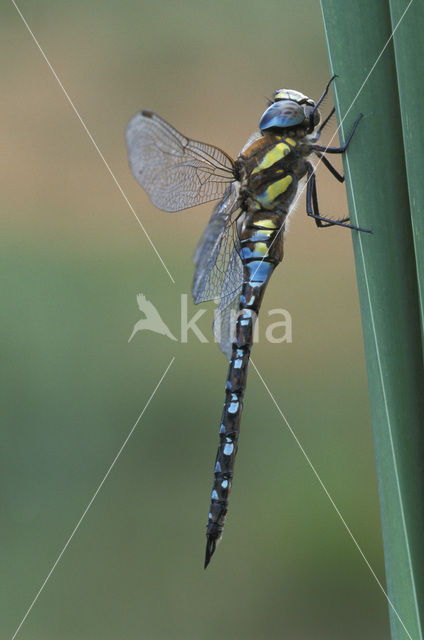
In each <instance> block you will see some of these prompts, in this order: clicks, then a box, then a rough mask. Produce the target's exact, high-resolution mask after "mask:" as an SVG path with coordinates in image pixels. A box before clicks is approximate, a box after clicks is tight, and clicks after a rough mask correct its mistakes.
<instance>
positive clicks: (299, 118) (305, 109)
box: [259, 89, 321, 133]
mask: <svg viewBox="0 0 424 640" xmlns="http://www.w3.org/2000/svg"><path fill="white" fill-rule="evenodd" d="M316 106H317V105H316V103H315V102H314V100H311V98H308V97H307V96H305V95H303V93H300V92H299V91H294V90H293V89H278V90H277V91H275V92H274V95H273V102H272V103H271V104H270V106H269V107H268V108H267V109H266V111H265V112H264V113H263V114H262V117H261V119H260V121H259V129H260V130H261V131H262V132H267V133H271V132H274V133H275V132H279V131H281V130H284V129H298V128H300V129H304V130H305V131H306V133H312V131H313V130H314V128H315V127H316V126H317V125H318V124H319V121H320V119H321V115H320V112H319V111H318V109H317V108H316Z"/></svg>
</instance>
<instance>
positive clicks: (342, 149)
mask: <svg viewBox="0 0 424 640" xmlns="http://www.w3.org/2000/svg"><path fill="white" fill-rule="evenodd" d="M361 118H363V114H362V113H360V114H359V116H358V117H357V118H356V120H355V122H354V123H353V127H352V129H351V130H350V133H349V135H348V137H347V138H346V142H345V143H344V145H342V146H341V147H324V146H323V145H321V144H312V145H311V149H312V150H313V151H322V152H323V153H344V152H345V151H346V149H347V148H348V146H349V143H350V141H351V140H352V137H353V134H354V133H355V131H356V127H357V126H358V124H359V121H360V120H361Z"/></svg>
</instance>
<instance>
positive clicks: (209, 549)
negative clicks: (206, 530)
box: [204, 535, 216, 569]
mask: <svg viewBox="0 0 424 640" xmlns="http://www.w3.org/2000/svg"><path fill="white" fill-rule="evenodd" d="M215 549H216V538H214V537H213V536H210V535H207V536H206V554H205V566H204V568H205V569H206V567H207V566H208V564H209V562H210V561H211V558H212V556H213V554H214V553H215Z"/></svg>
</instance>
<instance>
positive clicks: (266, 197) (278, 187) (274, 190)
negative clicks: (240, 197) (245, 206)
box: [255, 175, 293, 209]
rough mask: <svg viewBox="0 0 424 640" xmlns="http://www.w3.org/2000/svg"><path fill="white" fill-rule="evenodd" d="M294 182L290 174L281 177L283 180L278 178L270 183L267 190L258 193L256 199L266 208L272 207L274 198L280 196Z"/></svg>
mask: <svg viewBox="0 0 424 640" xmlns="http://www.w3.org/2000/svg"><path fill="white" fill-rule="evenodd" d="M292 182H293V178H292V176H290V175H288V176H285V178H281V180H276V181H275V182H273V183H272V184H270V185H269V187H268V188H267V189H265V191H262V193H260V194H259V195H257V196H256V197H255V200H256V201H257V202H259V204H260V205H261V206H262V207H264V208H265V209H270V208H272V205H273V202H274V200H275V199H276V198H278V196H281V194H282V193H284V192H285V191H286V190H287V189H288V187H289V186H290V185H291V183H292Z"/></svg>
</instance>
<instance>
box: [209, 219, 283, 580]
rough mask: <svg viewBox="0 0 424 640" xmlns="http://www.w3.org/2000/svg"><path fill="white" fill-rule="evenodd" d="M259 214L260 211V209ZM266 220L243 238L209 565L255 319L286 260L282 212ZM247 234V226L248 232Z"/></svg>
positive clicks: (224, 506) (223, 510) (221, 518)
mask: <svg viewBox="0 0 424 640" xmlns="http://www.w3.org/2000/svg"><path fill="white" fill-rule="evenodd" d="M256 216H257V213H255V217H256ZM260 222H262V223H265V224H261V225H257V224H256V225H255V223H254V219H253V220H252V221H251V223H250V225H249V226H250V228H251V233H247V234H246V237H244V238H242V239H241V242H240V244H241V247H240V257H241V258H242V261H243V272H244V280H243V287H242V291H241V294H240V305H239V312H238V314H237V319H236V323H235V332H234V340H233V344H232V353H231V360H230V366H229V369H228V375H227V382H226V386H225V403H224V408H223V411H222V418H221V424H220V428H219V438H220V441H219V446H218V452H217V455H216V461H215V469H214V483H213V487H212V494H211V505H210V509H209V519H208V524H207V528H206V537H207V544H206V557H205V568H206V567H207V566H208V564H209V561H210V559H211V557H212V555H213V553H214V551H215V548H216V544H217V542H218V540H220V538H221V537H222V530H223V528H224V523H225V517H226V514H227V511H228V498H229V494H230V491H231V484H232V479H233V474H234V463H235V456H236V453H237V448H238V437H239V432H240V421H241V414H242V410H243V396H244V392H245V389H246V381H247V371H248V365H249V359H250V351H251V349H252V344H253V332H254V327H255V321H256V318H257V316H258V313H259V309H260V306H261V302H262V298H263V295H264V292H265V288H266V285H267V283H268V281H269V279H270V277H271V274H272V272H273V271H274V269H275V267H276V265H277V264H278V262H279V261H280V260H281V258H282V241H281V239H280V238H282V233H281V231H282V222H281V216H280V221H279V224H275V223H272V224H270V220H269V219H263V218H262V219H260ZM283 222H284V218H283ZM245 232H246V226H245V227H244V233H243V235H244V234H245ZM253 238H256V240H253Z"/></svg>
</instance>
